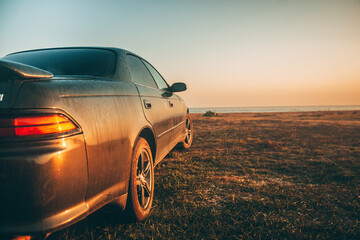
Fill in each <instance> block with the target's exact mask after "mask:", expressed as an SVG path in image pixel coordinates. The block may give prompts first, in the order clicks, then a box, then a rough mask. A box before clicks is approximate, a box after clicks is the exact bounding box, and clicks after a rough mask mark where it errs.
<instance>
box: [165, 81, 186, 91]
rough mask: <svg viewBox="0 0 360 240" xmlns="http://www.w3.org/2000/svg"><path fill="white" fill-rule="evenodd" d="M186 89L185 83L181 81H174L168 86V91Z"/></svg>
mask: <svg viewBox="0 0 360 240" xmlns="http://www.w3.org/2000/svg"><path fill="white" fill-rule="evenodd" d="M186 89H187V88H186V84H185V83H182V82H177V83H174V84H173V85H171V87H169V91H170V92H183V91H185V90H186Z"/></svg>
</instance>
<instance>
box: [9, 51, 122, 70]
mask: <svg viewBox="0 0 360 240" xmlns="http://www.w3.org/2000/svg"><path fill="white" fill-rule="evenodd" d="M3 59H6V60H10V61H14V62H19V63H23V64H27V65H30V66H34V67H37V68H40V69H43V70H46V71H49V72H51V73H52V74H54V75H66V76H67V75H90V76H100V77H109V76H111V75H112V74H113V73H114V71H115V62H116V54H115V53H114V52H112V51H110V50H105V49H48V50H37V51H29V52H21V53H15V54H11V55H8V56H6V57H4V58H3Z"/></svg>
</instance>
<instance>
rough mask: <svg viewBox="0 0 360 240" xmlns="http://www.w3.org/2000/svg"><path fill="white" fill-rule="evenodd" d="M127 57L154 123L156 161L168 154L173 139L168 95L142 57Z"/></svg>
mask: <svg viewBox="0 0 360 240" xmlns="http://www.w3.org/2000/svg"><path fill="white" fill-rule="evenodd" d="M126 59H127V62H128V67H129V71H130V75H131V78H132V81H133V82H134V83H135V86H136V87H137V89H138V91H139V95H140V98H141V104H142V106H143V110H144V114H145V117H146V119H147V120H148V121H149V122H150V124H151V125H152V127H153V129H154V132H155V135H156V140H157V152H156V159H155V161H159V160H161V159H162V158H163V157H164V155H166V154H167V151H168V148H169V141H170V139H171V128H172V124H173V123H172V119H171V115H170V114H169V110H170V106H169V102H168V96H166V95H164V94H163V91H162V90H160V89H159V88H158V87H157V85H156V83H155V81H154V79H153V77H152V75H151V74H150V72H149V70H148V69H147V68H146V67H145V65H144V63H143V62H142V61H141V59H140V58H138V57H136V56H134V55H130V54H128V55H127V57H126Z"/></svg>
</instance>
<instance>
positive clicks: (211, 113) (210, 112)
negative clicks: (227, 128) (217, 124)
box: [203, 111, 219, 117]
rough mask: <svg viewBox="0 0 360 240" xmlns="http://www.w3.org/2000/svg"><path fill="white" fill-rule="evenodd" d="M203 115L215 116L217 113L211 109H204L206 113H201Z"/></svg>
mask: <svg viewBox="0 0 360 240" xmlns="http://www.w3.org/2000/svg"><path fill="white" fill-rule="evenodd" d="M203 116H204V117H217V116H219V114H217V113H216V112H213V111H206V113H204V114H203Z"/></svg>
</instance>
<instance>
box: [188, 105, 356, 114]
mask: <svg viewBox="0 0 360 240" xmlns="http://www.w3.org/2000/svg"><path fill="white" fill-rule="evenodd" d="M357 110H360V105H344V106H331V105H330V106H285V107H283V106H282V107H276V106H275V107H204V108H190V109H189V111H190V113H205V112H206V111H212V112H216V113H257V112H258V113H261V112H312V111H357Z"/></svg>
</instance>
